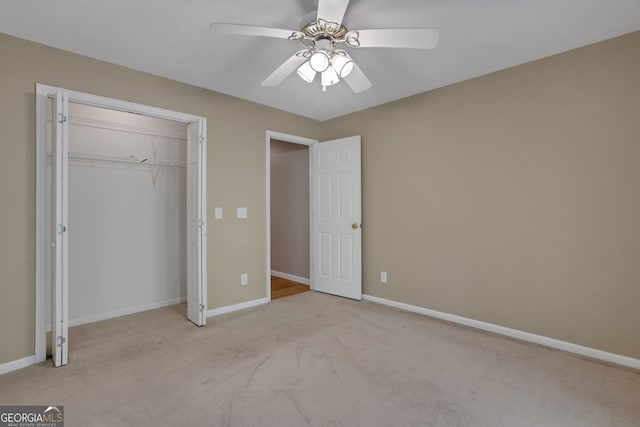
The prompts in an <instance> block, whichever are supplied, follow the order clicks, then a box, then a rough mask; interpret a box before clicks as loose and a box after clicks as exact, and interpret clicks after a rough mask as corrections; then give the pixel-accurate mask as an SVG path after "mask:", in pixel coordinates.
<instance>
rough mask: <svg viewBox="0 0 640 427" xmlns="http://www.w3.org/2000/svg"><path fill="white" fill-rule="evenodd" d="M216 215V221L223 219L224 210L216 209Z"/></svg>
mask: <svg viewBox="0 0 640 427" xmlns="http://www.w3.org/2000/svg"><path fill="white" fill-rule="evenodd" d="M214 215H215V218H216V219H222V208H215V210H214Z"/></svg>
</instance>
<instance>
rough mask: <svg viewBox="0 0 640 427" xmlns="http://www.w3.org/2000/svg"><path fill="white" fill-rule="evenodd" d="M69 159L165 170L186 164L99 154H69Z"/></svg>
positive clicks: (71, 152) (185, 164) (184, 166)
mask: <svg viewBox="0 0 640 427" xmlns="http://www.w3.org/2000/svg"><path fill="white" fill-rule="evenodd" d="M69 159H73V160H85V161H96V162H105V163H120V164H125V165H129V166H144V167H167V168H186V167H187V162H176V161H173V160H161V159H148V158H145V157H142V158H140V157H133V156H132V157H117V156H106V155H101V154H90V153H79V152H73V151H70V152H69Z"/></svg>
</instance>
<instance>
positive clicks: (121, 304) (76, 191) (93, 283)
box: [47, 103, 187, 326]
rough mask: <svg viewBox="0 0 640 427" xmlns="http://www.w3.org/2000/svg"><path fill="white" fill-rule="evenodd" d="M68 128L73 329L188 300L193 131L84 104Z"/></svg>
mask: <svg viewBox="0 0 640 427" xmlns="http://www.w3.org/2000/svg"><path fill="white" fill-rule="evenodd" d="M68 120H69V227H68V232H69V324H70V326H74V325H79V324H83V323H88V322H93V321H97V320H103V319H108V318H111V317H116V316H120V315H124V314H129V313H134V312H138V311H144V310H147V309H152V308H157V307H161V306H166V305H170V304H176V303H179V302H183V301H185V300H186V282H187V275H186V189H187V188H186V138H187V125H186V124H184V123H179V122H173V121H169V120H163V119H157V118H152V117H146V116H141V115H137V114H132V113H126V112H120V111H114V110H108V109H104V108H97V107H92V106H87V105H81V104H76V103H70V104H69V117H68ZM49 140H50V138H49ZM48 151H49V154H50V153H51V151H50V148H49V150H48ZM48 163H49V165H48V169H49V173H50V171H51V165H50V164H51V156H50V155H49V162H48ZM49 197H50V195H49ZM49 205H50V204H49ZM49 227H50V224H49ZM50 229H51V228H50ZM50 292H51V290H50V289H49V287H47V308H48V310H50V301H51V296H50ZM47 319H50V316H49V314H47Z"/></svg>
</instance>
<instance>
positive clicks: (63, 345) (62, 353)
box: [51, 91, 69, 366]
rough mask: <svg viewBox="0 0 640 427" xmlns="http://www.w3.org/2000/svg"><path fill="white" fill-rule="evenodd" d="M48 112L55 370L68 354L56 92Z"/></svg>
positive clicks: (63, 171) (64, 111) (61, 131)
mask: <svg viewBox="0 0 640 427" xmlns="http://www.w3.org/2000/svg"><path fill="white" fill-rule="evenodd" d="M52 101H53V102H52V104H51V105H52V111H51V121H52V125H51V130H52V135H51V136H52V137H51V140H52V141H51V165H52V182H51V280H52V282H53V283H52V289H51V355H52V357H53V363H54V365H55V366H62V365H66V364H67V361H68V354H69V343H68V341H69V340H68V330H69V327H68V324H69V307H68V301H69V297H68V295H69V268H68V267H69V257H68V253H69V248H68V242H69V238H68V231H67V226H68V206H69V202H68V189H69V181H68V176H69V173H68V172H69V137H68V129H69V124H68V123H69V122H68V120H67V119H68V116H69V100H68V99H67V95H66V94H65V93H64V92H61V91H58V92H56V94H55V96H54V99H53V100H52Z"/></svg>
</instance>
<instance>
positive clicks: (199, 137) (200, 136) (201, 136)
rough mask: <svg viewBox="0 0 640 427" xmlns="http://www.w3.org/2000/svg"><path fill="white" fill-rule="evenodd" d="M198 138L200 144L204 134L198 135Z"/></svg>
mask: <svg viewBox="0 0 640 427" xmlns="http://www.w3.org/2000/svg"><path fill="white" fill-rule="evenodd" d="M198 140H200V144H203V143H204V135H198Z"/></svg>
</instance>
